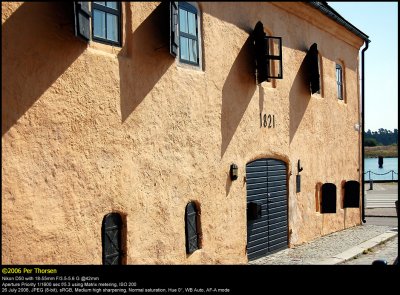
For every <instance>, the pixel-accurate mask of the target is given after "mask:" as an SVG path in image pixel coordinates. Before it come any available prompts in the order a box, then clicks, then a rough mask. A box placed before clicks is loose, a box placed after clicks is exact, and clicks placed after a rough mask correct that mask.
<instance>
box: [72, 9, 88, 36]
mask: <svg viewBox="0 0 400 295" xmlns="http://www.w3.org/2000/svg"><path fill="white" fill-rule="evenodd" d="M74 13H75V36H78V37H81V38H82V39H84V40H85V41H89V40H90V17H91V13H90V8H89V2H83V1H82V2H74Z"/></svg>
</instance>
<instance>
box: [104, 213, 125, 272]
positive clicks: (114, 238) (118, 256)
mask: <svg viewBox="0 0 400 295" xmlns="http://www.w3.org/2000/svg"><path fill="white" fill-rule="evenodd" d="M121 230H122V219H121V215H119V214H118V213H109V214H107V215H106V216H104V219H103V225H102V227H101V233H102V235H101V236H102V246H103V255H102V256H103V264H104V265H121V264H122V244H121Z"/></svg>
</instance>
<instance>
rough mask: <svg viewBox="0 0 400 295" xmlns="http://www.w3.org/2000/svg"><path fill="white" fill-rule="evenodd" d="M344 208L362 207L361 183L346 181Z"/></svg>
mask: <svg viewBox="0 0 400 295" xmlns="http://www.w3.org/2000/svg"><path fill="white" fill-rule="evenodd" d="M343 207H344V208H359V207H360V183H359V182H358V181H355V180H350V181H346V183H345V184H344V200H343Z"/></svg>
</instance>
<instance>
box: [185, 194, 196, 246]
mask: <svg viewBox="0 0 400 295" xmlns="http://www.w3.org/2000/svg"><path fill="white" fill-rule="evenodd" d="M185 235H186V253H187V254H190V253H193V252H194V251H196V250H197V249H199V238H198V232H197V207H196V204H195V203H194V202H190V203H189V204H187V205H186V212H185Z"/></svg>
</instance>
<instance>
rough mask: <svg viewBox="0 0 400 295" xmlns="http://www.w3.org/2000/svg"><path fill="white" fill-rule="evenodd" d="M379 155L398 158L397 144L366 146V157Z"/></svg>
mask: <svg viewBox="0 0 400 295" xmlns="http://www.w3.org/2000/svg"><path fill="white" fill-rule="evenodd" d="M379 156H382V157H384V158H397V157H398V150H397V145H387V146H384V145H381V146H366V147H364V157H365V158H378V157H379Z"/></svg>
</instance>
